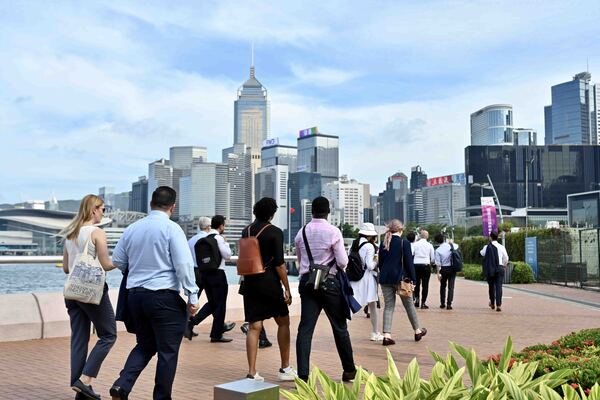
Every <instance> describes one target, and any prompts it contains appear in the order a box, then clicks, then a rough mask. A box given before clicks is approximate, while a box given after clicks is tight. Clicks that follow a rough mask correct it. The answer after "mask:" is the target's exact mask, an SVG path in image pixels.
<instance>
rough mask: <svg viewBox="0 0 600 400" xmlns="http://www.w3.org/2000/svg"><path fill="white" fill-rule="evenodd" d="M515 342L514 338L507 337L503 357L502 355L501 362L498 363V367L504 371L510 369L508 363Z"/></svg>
mask: <svg viewBox="0 0 600 400" xmlns="http://www.w3.org/2000/svg"><path fill="white" fill-rule="evenodd" d="M512 351H513V344H512V338H511V337H510V336H509V337H508V338H506V343H504V350H503V351H502V357H500V363H499V364H498V369H499V370H500V371H502V372H506V371H508V365H509V363H510V358H511V356H512Z"/></svg>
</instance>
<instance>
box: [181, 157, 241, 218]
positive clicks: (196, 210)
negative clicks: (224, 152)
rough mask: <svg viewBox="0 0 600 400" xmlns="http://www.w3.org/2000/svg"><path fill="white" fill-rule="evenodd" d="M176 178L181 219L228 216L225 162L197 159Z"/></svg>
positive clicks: (227, 186)
mask: <svg viewBox="0 0 600 400" xmlns="http://www.w3.org/2000/svg"><path fill="white" fill-rule="evenodd" d="M186 173H187V175H185V176H182V177H181V178H180V179H179V193H178V197H179V198H180V202H179V218H180V220H182V219H185V220H190V219H197V218H199V217H203V216H208V217H212V216H213V215H216V214H219V215H223V216H225V217H228V216H229V197H230V193H229V182H228V167H227V164H221V163H206V162H198V163H195V164H193V165H192V166H191V168H190V169H189V170H187V171H186Z"/></svg>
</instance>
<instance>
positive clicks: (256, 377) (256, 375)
mask: <svg viewBox="0 0 600 400" xmlns="http://www.w3.org/2000/svg"><path fill="white" fill-rule="evenodd" d="M246 379H252V380H255V381H256V382H264V381H265V378H263V377H262V376H260V375H259V374H258V372H257V373H256V374H254V376H252V375H250V374H248V375H246Z"/></svg>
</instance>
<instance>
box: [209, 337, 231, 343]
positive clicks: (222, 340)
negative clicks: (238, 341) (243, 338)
mask: <svg viewBox="0 0 600 400" xmlns="http://www.w3.org/2000/svg"><path fill="white" fill-rule="evenodd" d="M232 340H233V339H232V338H227V337H225V336H221V337H218V338H210V342H211V343H229V342H231V341H232Z"/></svg>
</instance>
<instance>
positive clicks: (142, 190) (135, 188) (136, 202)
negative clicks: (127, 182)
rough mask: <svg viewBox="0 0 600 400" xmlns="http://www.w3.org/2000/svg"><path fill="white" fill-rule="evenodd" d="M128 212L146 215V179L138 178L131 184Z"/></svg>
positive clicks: (143, 177)
mask: <svg viewBox="0 0 600 400" xmlns="http://www.w3.org/2000/svg"><path fill="white" fill-rule="evenodd" d="M129 211H137V212H141V213H148V179H146V177H145V176H140V177H139V178H138V180H137V182H133V183H132V184H131V197H130V198H129Z"/></svg>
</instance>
